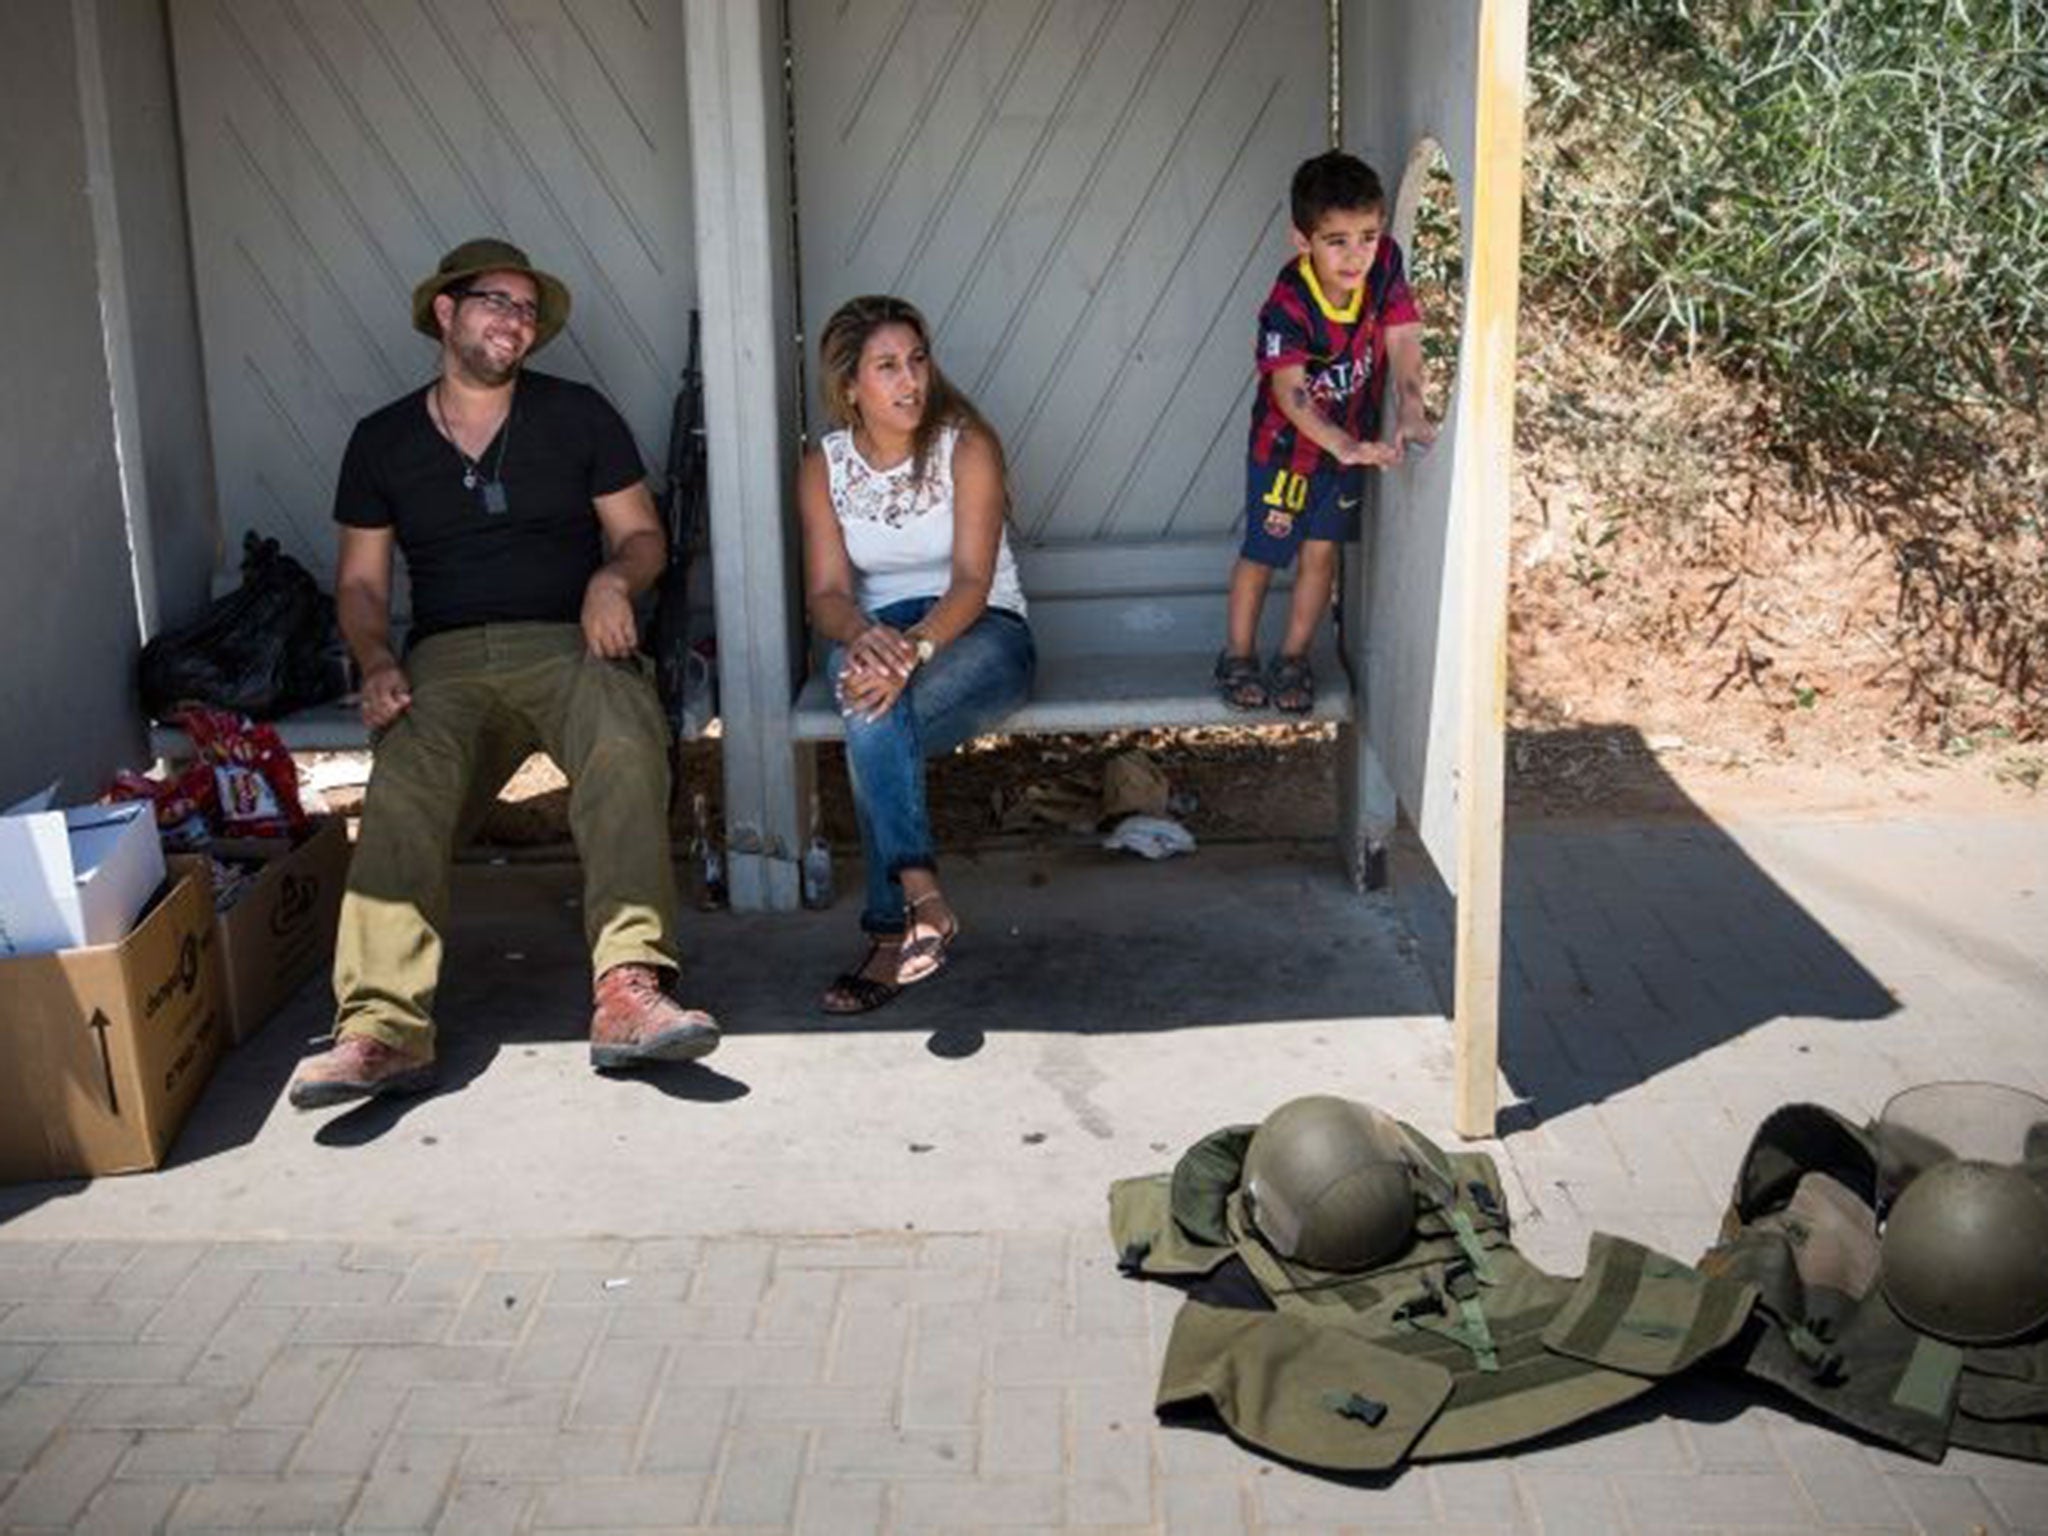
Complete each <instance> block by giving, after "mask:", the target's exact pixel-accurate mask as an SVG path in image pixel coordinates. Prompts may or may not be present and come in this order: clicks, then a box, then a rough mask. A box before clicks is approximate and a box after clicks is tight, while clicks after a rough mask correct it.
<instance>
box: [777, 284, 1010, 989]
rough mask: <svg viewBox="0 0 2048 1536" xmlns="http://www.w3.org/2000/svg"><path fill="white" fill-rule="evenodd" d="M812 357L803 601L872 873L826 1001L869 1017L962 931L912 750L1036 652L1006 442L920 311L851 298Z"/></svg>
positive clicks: (960, 737)
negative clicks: (961, 384) (825, 419)
mask: <svg viewBox="0 0 2048 1536" xmlns="http://www.w3.org/2000/svg"><path fill="white" fill-rule="evenodd" d="M818 353H819V361H820V363H821V367H820V370H819V379H820V385H819V387H820V389H821V390H822V391H823V393H824V404H825V410H826V412H827V414H828V415H829V416H830V418H831V421H832V423H833V426H834V428H835V430H833V431H831V432H829V433H827V434H826V435H825V438H824V440H823V441H822V442H820V443H819V444H818V446H816V447H815V448H813V449H811V450H810V452H809V453H808V454H807V455H806V456H805V458H804V466H803V473H802V477H801V480H800V482H799V486H798V499H799V504H800V506H801V508H802V512H803V533H804V573H805V580H804V586H805V597H806V603H807V606H808V608H809V611H810V618H811V625H812V627H813V628H814V629H815V630H816V631H817V632H818V633H819V634H821V635H823V636H824V637H825V638H826V639H827V640H829V641H831V642H832V654H831V657H830V659H829V660H828V662H827V663H826V665H827V667H828V668H829V669H830V676H831V677H832V679H833V685H834V688H835V690H836V692H837V695H838V699H839V709H840V713H841V714H842V715H843V716H844V717H845V720H846V762H847V769H848V773H849V776H850V777H851V779H852V782H853V804H854V810H855V812H856V814H857V815H858V817H859V821H860V843H861V856H862V858H863V860H864V862H865V864H866V877H867V903H866V906H865V909H864V910H863V911H862V912H861V918H860V924H861V928H862V930H863V931H864V932H865V933H866V935H867V951H866V953H865V954H864V955H862V957H861V959H860V960H859V962H858V963H857V964H856V965H855V967H854V969H852V970H851V971H848V972H845V973H844V974H842V975H840V976H839V977H837V978H836V979H835V980H834V981H833V982H832V984H831V986H830V987H828V988H827V989H826V991H825V995H824V997H823V998H822V999H821V1000H820V1005H821V1006H822V1007H823V1008H824V1010H825V1011H826V1012H827V1013H866V1012H868V1011H869V1010H870V1009H874V1008H879V1007H881V1006H882V1005H883V1004H884V1003H886V1002H889V1001H890V1000H891V999H892V998H894V997H895V996H896V995H897V993H899V992H900V991H902V989H903V988H905V987H907V986H910V985H911V984H913V983H915V982H919V981H923V980H925V979H927V978H928V977H931V976H934V975H936V974H937V973H938V972H939V970H940V969H941V968H942V967H943V966H944V965H945V963H946V955H947V951H948V949H949V948H950V947H951V945H952V943H953V940H954V939H955V938H956V937H957V936H958V934H959V932H960V920H959V918H958V917H957V916H956V915H955V914H954V912H953V909H952V908H951V907H950V906H949V905H948V904H947V902H946V898H945V896H944V895H943V894H941V892H940V890H939V881H938V870H937V864H936V861H935V860H934V858H933V851H932V836H931V823H930V818H929V815H928V813H927V810H926V806H925V776H924V760H925V759H926V758H927V757H933V756H936V755H938V754H939V753H942V752H950V751H951V750H952V749H953V748H954V747H956V746H958V745H960V743H961V742H963V741H966V740H968V739H969V738H971V737H974V736H977V735H980V734H981V733H983V732H984V731H987V730H989V729H990V728H991V727H992V726H994V725H995V724H996V722H997V721H999V720H1001V719H1002V718H1003V717H1004V716H1005V715H1007V714H1009V713H1010V712H1011V711H1012V710H1014V709H1016V708H1017V707H1018V706H1019V705H1020V704H1022V703H1023V702H1024V701H1025V699H1026V698H1028V697H1029V696H1030V692H1031V674H1032V668H1033V665H1034V663H1035V659H1036V652H1035V650H1034V647H1033V645H1032V640H1031V629H1030V626H1029V625H1027V624H1026V623H1025V622H1024V593H1023V591H1022V589H1021V588H1020V587H1019V586H1018V584H1017V566H1016V562H1015V561H1014V560H1012V559H1011V557H1010V546H1009V540H1008V538H1007V537H1006V535H1005V532H1004V513H1005V511H1006V510H1007V508H1008V505H1009V495H1008V492H1007V490H1006V489H1005V486H1004V470H1003V446H1002V444H1001V442H1000V441H998V440H997V438H996V434H995V432H994V430H993V429H992V428H991V427H990V426H989V424H988V423H987V422H986V421H984V420H983V419H982V417H981V413H980V412H979V411H977V410H975V408H974V406H973V405H972V404H971V403H970V402H969V401H968V400H967V398H966V397H965V396H964V395H962V394H961V393H960V392H959V391H958V390H956V389H955V388H954V387H953V386H952V385H951V384H950V383H948V382H947V380H946V376H945V375H944V374H943V373H941V372H940V371H939V369H938V366H937V364H935V363H934V362H933V361H932V358H931V334H930V331H929V329H928V328H927V327H926V325H925V320H924V316H923V315H921V314H919V313H918V312H917V310H916V309H914V308H912V307H911V306H910V305H909V304H907V303H905V302H904V301H903V300H901V299H894V298H887V297H883V296H876V295H870V296H868V297H865V298H858V299H853V300H851V301H849V302H848V303H846V304H844V305H842V306H840V308H839V310H838V311H837V312H836V313H835V314H834V315H833V316H832V318H831V320H829V321H828V322H827V323H826V325H825V332H824V336H823V338H822V339H821V340H820V342H819V344H818Z"/></svg>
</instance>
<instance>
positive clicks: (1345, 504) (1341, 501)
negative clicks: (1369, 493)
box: [1337, 496, 1358, 512]
mask: <svg viewBox="0 0 2048 1536" xmlns="http://www.w3.org/2000/svg"><path fill="white" fill-rule="evenodd" d="M1357 505H1358V498H1357V497H1356V496H1351V497H1344V496H1339V497H1338V498H1337V510H1338V511H1339V512H1349V511H1350V510H1351V509H1352V508H1353V507H1355V506H1357Z"/></svg>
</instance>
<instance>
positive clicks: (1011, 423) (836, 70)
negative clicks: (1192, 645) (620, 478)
mask: <svg viewBox="0 0 2048 1536" xmlns="http://www.w3.org/2000/svg"><path fill="white" fill-rule="evenodd" d="M789 14H790V29H791V34H792V41H793V45H794V55H793V56H794V81H795V90H796V109H795V118H796V140H797V195H798V198H799V200H800V211H801V221H800V230H801V236H802V258H803V274H802V275H803V283H802V292H803V305H804V322H805V333H806V335H807V336H808V337H810V338H812V339H813V341H815V338H816V337H817V335H818V333H819V330H820V329H821V327H822V326H823V324H824V321H825V319H826V317H827V316H829V315H830V314H831V312H832V310H833V309H834V308H836V307H837V306H838V305H839V304H840V303H841V302H843V301H844V300H846V299H848V298H851V297H853V296H854V295H856V294H860V293H877V292H886V293H895V294H897V295H899V296H901V297H903V298H907V299H909V300H910V301H911V302H913V303H914V304H916V305H917V306H918V307H919V308H920V309H922V310H923V311H924V312H925V314H926V316H927V317H928V318H929V319H930V321H931V322H932V325H933V327H934V329H935V331H936V333H937V334H936V336H935V348H936V351H937V355H938V357H939V360H940V362H941V364H942V365H943V366H944V368H945V369H946V371H947V373H948V374H949V375H950V376H951V377H952V378H953V380H954V381H955V382H956V383H957V384H959V385H960V386H961V387H962V388H963V389H964V390H965V391H966V392H967V393H968V394H969V395H970V396H971V397H972V398H973V399H974V400H975V402H976V403H977V404H978V405H979V406H980V407H981V408H982V410H983V411H984V412H985V413H986V414H987V416H988V417H989V419H990V421H991V422H992V423H993V425H994V426H995V428H996V430H997V431H998V432H999V433H1000V434H1001V435H1002V438H1003V442H1004V446H1005V448H1006V449H1007V451H1008V454H1009V459H1010V466H1011V490H1012V495H1013V498H1014V502H1015V512H1014V515H1015V522H1016V527H1017V529H1018V531H1019V532H1020V533H1021V535H1022V537H1023V538H1024V539H1025V540H1026V541H1027V542H1032V543H1045V544H1060V545H1067V544H1079V545H1094V546H1101V545H1108V544H1118V543H1123V544H1128V543H1133V542H1137V541H1147V540H1161V539H1168V540H1191V539H1201V538H1205V537H1206V538H1209V539H1212V540H1213V539H1218V538H1220V537H1222V536H1225V535H1227V534H1228V533H1229V532H1230V530H1231V529H1232V528H1233V526H1235V525H1236V523H1237V520H1238V517H1239V514H1240V512H1241V510H1242V506H1243V502H1244V449H1245V435H1246V430H1247V421H1248V416H1249V410H1250V401H1251V391H1252V388H1253V378H1254V375H1253V358H1252V343H1253V338H1254V333H1255V330H1256V319H1257V314H1258V308H1259V305H1260V303H1261V301H1262V300H1263V299H1264V297H1265V295H1266V291H1267V289H1268V288H1269V287H1270V286H1271V283H1272V281H1273V275H1274V273H1275V272H1277V271H1278V270H1279V268H1280V266H1281V264H1282V263H1283V262H1284V261H1285V260H1286V259H1287V258H1288V257H1289V255H1290V254H1291V252H1292V247H1291V246H1290V244H1289V242H1288V238H1287V228H1288V219H1287V183H1288V178H1289V176H1290V175H1291V173H1292V171H1293V169H1294V166H1295V165H1296V164H1297V163H1298V162H1299V161H1300V160H1301V159H1303V158H1304V157H1305V156H1307V155H1311V154H1314V153H1315V152H1316V151H1317V150H1319V149H1321V148H1323V147H1324V145H1325V142H1326V139H1327V126H1326V125H1327V110H1326V101H1327V76H1326V72H1325V70H1324V68H1323V62H1322V61H1323V60H1324V59H1325V57H1326V56H1327V46H1326V44H1327V30H1326V19H1327V18H1326V12H1325V8H1324V5H1323V4H1322V0H1250V3H1247V0H1129V3H1126V4H1120V5H1105V4H1100V3H1097V0H1046V3H1041V4H1032V5H989V4H979V3H971V0H916V3H911V4H905V5H900V6H883V5H853V6H849V5H846V4H844V3H841V0H792V3H791V4H790V9H789ZM808 361H809V360H808V359H807V362H808ZM813 396H814V397H815V386H814V387H813ZM814 409H815V405H814ZM814 419H815V418H814ZM1222 559H1223V560H1224V562H1225V565H1226V567H1227V561H1228V555H1227V554H1225V555H1224V556H1222ZM1221 576H1222V572H1221V571H1219V573H1218V580H1219V582H1220V580H1221ZM1205 601H1206V600H1205ZM1204 614H1205V616H1208V617H1209V622H1210V626H1211V627H1212V628H1213V630H1214V632H1215V635H1216V636H1220V634H1221V627H1222V608H1221V603H1220V600H1219V601H1217V602H1215V603H1213V604H1209V605H1208V606H1206V607H1205V609H1204ZM1210 638H1211V637H1210V636H1207V635H1205V637H1204V639H1205V640H1208V639H1210Z"/></svg>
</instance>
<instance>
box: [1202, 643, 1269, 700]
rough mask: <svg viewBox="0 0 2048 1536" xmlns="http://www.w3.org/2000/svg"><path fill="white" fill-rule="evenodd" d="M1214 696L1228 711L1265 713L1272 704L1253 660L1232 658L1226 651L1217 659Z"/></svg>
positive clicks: (1256, 658) (1264, 680) (1252, 658)
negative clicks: (1254, 710) (1260, 711)
mask: <svg viewBox="0 0 2048 1536" xmlns="http://www.w3.org/2000/svg"><path fill="white" fill-rule="evenodd" d="M1216 696H1217V697H1218V698H1220V699H1222V700H1223V702H1224V704H1225V705H1227V706H1228V707H1229V708H1231V709H1240V710H1249V709H1264V708H1265V707H1266V706H1267V705H1268V704H1270V703H1271V702H1272V696H1271V695H1270V694H1268V693H1267V692H1266V679H1265V677H1264V676H1263V675H1262V674H1261V673H1260V671H1259V658H1258V657H1256V656H1233V655H1231V654H1230V652H1228V651H1225V652H1223V654H1222V655H1220V656H1218V657H1217V658H1216Z"/></svg>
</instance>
